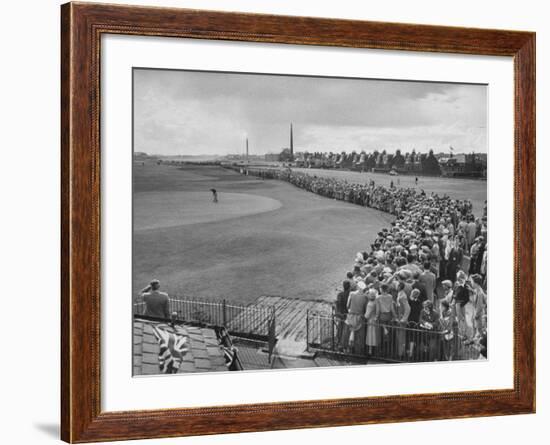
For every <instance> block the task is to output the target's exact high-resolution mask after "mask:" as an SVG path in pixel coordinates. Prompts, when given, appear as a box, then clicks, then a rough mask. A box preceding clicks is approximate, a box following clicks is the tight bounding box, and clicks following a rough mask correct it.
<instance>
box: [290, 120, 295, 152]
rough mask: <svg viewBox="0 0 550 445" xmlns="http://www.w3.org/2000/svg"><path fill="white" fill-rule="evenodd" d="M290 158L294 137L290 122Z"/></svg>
mask: <svg viewBox="0 0 550 445" xmlns="http://www.w3.org/2000/svg"><path fill="white" fill-rule="evenodd" d="M290 158H291V160H294V138H293V136H292V122H291V123H290Z"/></svg>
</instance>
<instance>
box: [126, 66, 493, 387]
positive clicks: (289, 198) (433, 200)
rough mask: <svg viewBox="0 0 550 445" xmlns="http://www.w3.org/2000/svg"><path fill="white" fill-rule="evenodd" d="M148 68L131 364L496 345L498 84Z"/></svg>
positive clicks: (397, 356) (136, 198) (275, 363)
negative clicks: (493, 229)
mask: <svg viewBox="0 0 550 445" xmlns="http://www.w3.org/2000/svg"><path fill="white" fill-rule="evenodd" d="M132 82H133V85H132V88H133V103H132V107H133V108H132V109H133V135H132V137H133V152H132V157H133V166H132V201H133V202H132V212H133V229H132V230H133V233H132V292H133V295H132V309H131V310H132V329H133V335H132V338H133V344H132V345H128V347H129V348H130V347H131V348H132V360H133V376H136V377H137V376H144V375H158V374H181V373H208V372H229V371H259V370H273V369H286V368H316V367H332V366H366V367H368V366H371V365H379V366H391V365H403V364H411V363H419V362H422V363H428V362H433V363H436V362H452V361H456V362H461V361H465V360H487V359H488V356H489V353H488V349H489V348H488V335H487V332H488V326H489V320H488V317H487V307H488V289H487V261H488V258H487V250H488V243H487V224H488V223H487V208H488V207H487V206H488V203H487V156H488V149H487V146H488V143H487V120H488V119H487V85H485V84H471V83H445V82H427V81H420V80H390V79H367V78H344V77H320V76H302V75H291V74H288V75H286V74H285V75H283V74H264V73H239V72H215V71H193V70H170V69H152V68H134V69H133V73H132ZM491 298H492V296H491Z"/></svg>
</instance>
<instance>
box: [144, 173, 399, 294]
mask: <svg viewBox="0 0 550 445" xmlns="http://www.w3.org/2000/svg"><path fill="white" fill-rule="evenodd" d="M188 173H191V174H188ZM204 177H209V178H211V180H210V181H206V180H204ZM212 187H213V188H216V190H217V191H218V193H219V196H220V203H219V204H214V203H212V202H211V195H209V194H210V192H209V190H210V188H212ZM134 193H135V199H134V215H135V220H134V227H135V229H134V237H133V258H134V261H133V266H134V267H133V289H134V296H135V295H137V292H138V291H139V289H141V288H143V287H144V286H145V285H146V284H147V283H148V282H149V281H150V280H151V279H152V278H158V279H159V280H160V281H161V285H162V288H163V289H164V290H165V291H167V292H168V293H169V294H171V295H173V296H184V295H185V296H193V297H202V298H208V299H220V298H226V299H228V300H229V301H233V302H240V303H250V302H253V301H254V300H256V299H257V298H258V297H259V296H261V295H282V296H286V297H295V298H304V299H322V300H332V299H333V298H334V296H335V294H336V289H337V288H339V287H340V286H341V282H342V280H343V278H344V277H345V273H346V272H347V271H348V270H349V269H350V268H351V267H352V266H353V258H354V256H355V254H356V252H357V251H359V250H366V249H368V248H369V246H370V243H372V241H373V240H374V238H375V236H376V233H377V232H378V231H380V229H381V228H383V227H386V226H387V225H388V224H389V223H390V222H391V221H392V220H393V217H392V216H391V215H388V214H385V213H383V212H379V211H377V210H374V209H367V208H363V207H359V206H355V205H353V204H349V203H345V202H341V201H335V200H331V199H326V198H323V197H320V196H317V195H314V194H312V193H309V192H306V191H304V190H301V189H298V188H296V187H294V186H292V185H291V184H288V183H285V182H281V181H275V180H273V181H262V180H259V179H255V178H251V177H246V176H242V175H239V174H238V173H235V172H233V171H228V170H225V169H222V168H219V167H207V166H205V167H191V166H190V167H185V168H184V169H183V170H181V169H178V168H176V167H171V166H165V165H156V164H146V165H145V166H139V167H136V168H135V169H134ZM186 194H188V196H185V195H186ZM153 197H154V200H153V201H154V204H152V202H151V198H153ZM164 198H166V199H164ZM180 200H182V202H184V203H185V206H179V202H180ZM175 202H176V203H178V204H177V205H176V204H175ZM232 203H233V204H235V205H234V206H233V205H232ZM228 215H230V216H228ZM138 219H139V220H138ZM155 221H156V222H155Z"/></svg>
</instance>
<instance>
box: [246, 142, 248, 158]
mask: <svg viewBox="0 0 550 445" xmlns="http://www.w3.org/2000/svg"><path fill="white" fill-rule="evenodd" d="M246 163H247V164H248V138H246Z"/></svg>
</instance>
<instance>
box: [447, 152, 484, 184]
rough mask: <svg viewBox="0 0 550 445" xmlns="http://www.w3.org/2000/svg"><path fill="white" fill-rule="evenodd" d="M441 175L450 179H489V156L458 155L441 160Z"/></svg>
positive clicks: (476, 154) (475, 154) (477, 154)
mask: <svg viewBox="0 0 550 445" xmlns="http://www.w3.org/2000/svg"><path fill="white" fill-rule="evenodd" d="M439 164H440V166H441V174H442V175H443V176H448V177H470V178H485V177H487V155H486V154H484V153H483V154H479V153H470V154H464V153H460V154H456V155H453V156H452V157H448V158H440V159H439Z"/></svg>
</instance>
